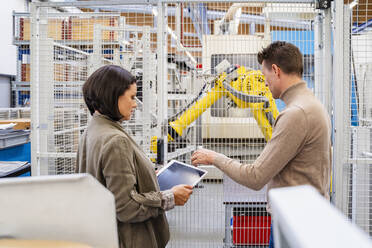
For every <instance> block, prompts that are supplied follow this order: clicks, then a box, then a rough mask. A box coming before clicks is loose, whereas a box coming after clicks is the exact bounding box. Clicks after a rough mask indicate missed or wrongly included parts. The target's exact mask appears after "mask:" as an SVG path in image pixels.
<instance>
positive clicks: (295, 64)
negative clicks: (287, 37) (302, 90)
mask: <svg viewBox="0 0 372 248" xmlns="http://www.w3.org/2000/svg"><path fill="white" fill-rule="evenodd" d="M257 59H258V63H260V65H261V64H262V62H263V61H264V60H265V65H266V67H267V68H268V69H269V70H271V66H272V65H273V64H276V65H277V66H278V67H279V68H280V69H281V70H282V71H283V72H284V73H286V74H295V75H297V76H299V77H302V73H303V71H304V66H303V62H302V54H301V52H300V50H299V49H298V48H297V47H296V46H295V45H292V44H291V43H288V42H285V41H276V42H273V43H271V44H270V45H269V46H268V47H266V48H264V49H262V51H261V52H259V53H258V54H257Z"/></svg>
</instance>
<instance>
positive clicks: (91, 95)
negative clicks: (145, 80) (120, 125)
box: [83, 65, 136, 121]
mask: <svg viewBox="0 0 372 248" xmlns="http://www.w3.org/2000/svg"><path fill="white" fill-rule="evenodd" d="M134 83H136V78H135V77H134V76H133V75H132V74H130V72H128V71H127V70H125V69H123V68H121V67H120V66H116V65H105V66H102V67H101V68H99V69H98V70H96V71H95V72H93V73H92V75H90V77H89V78H88V79H87V81H86V82H85V83H84V85H83V96H84V101H85V104H86V105H87V107H88V109H89V111H90V114H91V115H93V113H94V111H96V110H97V111H98V112H100V113H101V114H103V115H106V116H108V117H109V118H111V119H112V120H114V121H119V120H120V119H121V118H122V115H121V114H120V112H119V109H118V99H119V96H121V95H122V94H124V92H125V91H126V90H127V89H128V88H129V86H130V85H131V84H134Z"/></svg>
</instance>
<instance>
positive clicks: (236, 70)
mask: <svg viewBox="0 0 372 248" xmlns="http://www.w3.org/2000/svg"><path fill="white" fill-rule="evenodd" d="M162 2H163V3H162V4H161V5H159V8H158V11H157V13H156V14H157V18H158V24H159V25H158V29H159V30H158V34H159V35H158V41H159V42H158V45H159V47H158V49H159V50H158V51H159V53H158V66H159V67H158V74H157V76H158V77H159V78H160V81H164V82H168V83H167V84H163V86H162V87H163V88H160V90H161V91H160V92H162V95H164V96H167V98H165V99H164V98H163V100H162V102H161V105H160V106H161V108H160V110H159V111H161V112H159V114H160V116H162V120H161V121H160V122H165V121H166V122H167V123H168V126H167V127H166V128H163V129H162V134H161V145H162V146H158V149H163V153H160V154H159V153H158V155H161V156H163V157H162V158H160V160H159V161H160V162H163V163H166V162H167V161H169V160H170V159H177V160H180V161H183V162H186V163H190V155H191V153H192V152H193V151H194V150H195V149H197V148H198V147H200V146H202V147H204V148H208V149H211V150H214V151H217V152H220V153H223V154H225V155H226V156H228V157H230V158H234V159H236V160H238V161H241V162H242V163H252V162H253V161H254V160H255V159H256V158H257V157H258V156H259V154H260V153H261V151H262V149H263V147H264V146H265V144H266V141H267V140H269V139H270V137H271V132H272V129H271V127H272V126H271V125H272V123H273V122H271V121H272V120H270V117H269V116H270V115H266V114H264V112H269V113H271V114H272V116H273V119H275V118H276V116H277V114H278V113H279V111H281V110H282V109H283V108H284V107H285V106H284V103H283V102H281V101H274V99H272V96H271V94H270V93H269V92H268V89H267V88H266V87H265V85H264V78H263V76H262V74H261V72H260V65H259V64H258V62H257V53H258V52H259V51H260V49H262V48H263V47H265V46H267V45H268V44H269V43H271V42H273V41H277V40H283V41H288V42H291V43H293V44H295V45H296V46H298V47H299V49H300V50H301V52H302V54H303V55H304V75H303V78H304V80H305V81H306V83H307V85H308V87H309V88H311V89H312V90H313V92H314V93H315V94H316V95H317V97H319V98H320V99H321V100H322V101H323V102H324V103H325V104H326V105H327V109H330V108H331V106H330V104H331V102H330V85H331V77H330V75H329V71H327V70H330V71H332V68H331V55H330V49H328V48H329V47H331V39H330V36H331V35H330V31H331V18H330V10H328V9H326V10H320V9H317V8H316V7H317V6H316V4H315V2H314V1H270V2H268V1H239V2H234V3H233V2H231V1H162ZM315 32H317V34H315ZM161 44H163V46H162V47H160V45H161ZM315 44H319V45H318V46H317V47H316V45H315ZM262 95H264V96H265V97H266V99H267V103H266V104H267V105H266V104H265V103H264V102H265V100H262V99H261V98H259V96H262ZM182 105H183V106H186V107H180V106H182ZM158 159H159V157H158ZM200 167H201V168H203V169H206V170H207V171H208V175H207V177H206V178H205V180H203V182H202V183H199V185H198V186H197V187H196V188H195V190H194V193H193V195H192V197H191V199H190V202H189V203H187V207H185V208H177V209H176V210H174V211H172V212H170V213H168V218H169V222H170V225H171V230H172V234H173V236H172V239H171V241H170V243H169V246H170V247H190V246H193V247H256V246H257V247H262V246H267V245H268V242H269V236H270V225H271V216H270V214H269V213H268V212H267V210H266V204H267V199H266V187H264V188H262V189H261V190H260V191H254V190H251V189H248V188H246V187H244V186H241V185H239V184H237V183H235V182H234V181H233V180H232V179H230V178H229V177H227V176H226V175H223V173H222V172H221V171H219V170H218V169H216V168H215V167H213V166H210V165H200ZM247 180H249V179H247Z"/></svg>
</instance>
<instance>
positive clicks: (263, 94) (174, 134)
mask: <svg viewBox="0 0 372 248" xmlns="http://www.w3.org/2000/svg"><path fill="white" fill-rule="evenodd" d="M216 68H218V69H219V71H222V72H221V73H220V74H219V76H218V78H216V79H214V80H212V82H211V84H212V87H211V89H210V90H209V91H208V92H207V93H206V94H205V95H204V96H203V97H201V96H202V94H199V95H198V96H197V97H196V98H195V99H194V100H193V101H191V103H190V104H189V105H188V106H186V107H185V108H184V109H183V110H182V111H180V112H179V113H178V114H176V115H175V116H174V117H172V118H170V121H169V126H168V141H175V140H178V139H180V138H182V135H183V132H184V130H185V129H186V128H187V127H188V126H189V125H190V124H191V123H193V122H194V121H195V120H196V119H198V118H199V117H200V115H201V114H202V113H204V112H205V111H206V110H207V109H208V108H210V107H211V106H212V105H213V104H214V103H215V102H216V101H217V100H218V99H220V98H221V97H222V96H227V97H229V98H230V99H231V100H232V101H233V102H234V103H235V104H236V106H238V107H239V108H250V109H251V112H252V113H253V117H254V119H255V120H256V122H257V124H258V126H259V127H260V129H261V132H262V134H263V136H264V137H265V139H266V141H268V140H270V139H271V135H272V126H273V124H274V121H275V119H276V117H277V116H278V110H277V108H276V105H275V101H274V99H273V97H272V95H271V92H270V90H269V88H268V87H267V86H265V78H264V76H263V74H262V73H261V71H259V70H252V69H248V68H245V67H244V66H237V65H231V64H230V63H229V62H228V61H227V60H224V61H222V62H221V63H220V64H219V65H218V66H217V67H216ZM221 68H222V69H221ZM225 68H226V69H225ZM203 90H204V87H203V88H202V91H203ZM202 91H201V93H202ZM151 143H152V145H151V150H152V151H153V152H154V153H157V154H158V156H159V155H160V156H161V153H158V151H159V149H160V148H159V146H161V145H162V142H158V140H157V137H153V138H152V142H151ZM157 161H158V162H161V161H163V159H162V158H157Z"/></svg>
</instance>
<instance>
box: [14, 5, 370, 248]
mask: <svg viewBox="0 0 372 248" xmlns="http://www.w3.org/2000/svg"><path fill="white" fill-rule="evenodd" d="M288 2H291V1H288ZM84 4H85V5H84ZM60 8H63V9H64V12H63V13H61V12H59V11H58V10H60ZM369 9H370V6H369V5H368V2H362V1H359V4H358V5H357V7H356V8H355V7H354V9H352V13H351V14H352V17H353V18H352V21H351V22H350V23H349V27H350V30H352V34H351V36H350V41H351V49H352V52H351V53H350V57H349V58H348V61H350V62H352V67H350V71H351V74H350V75H351V76H350V85H351V87H350V89H351V91H350V92H349V91H347V92H345V95H347V96H348V97H350V101H349V102H350V104H348V105H347V108H346V109H348V110H349V111H350V112H351V118H350V121H348V122H347V126H346V129H347V130H348V131H347V132H345V133H344V134H343V135H345V136H349V139H347V137H345V138H344V139H345V140H350V143H347V144H346V145H345V147H343V152H344V154H347V156H346V155H345V159H351V160H353V159H354V160H353V161H355V162H350V163H349V162H347V163H346V162H345V160H344V163H343V164H344V169H343V170H342V173H344V174H343V177H342V178H343V180H344V181H343V182H342V184H343V188H342V193H340V194H343V195H344V199H345V201H343V202H342V204H343V205H342V206H341V205H340V206H339V207H340V209H342V210H344V212H345V214H347V215H348V216H349V217H350V218H351V219H352V220H354V221H355V222H356V223H357V224H359V225H360V226H362V227H363V228H364V229H365V230H366V231H368V230H370V227H371V224H370V222H371V218H370V217H369V216H370V209H371V191H370V185H371V183H370V175H371V172H370V168H369V167H370V166H369V162H368V161H369V160H368V159H370V158H369V157H370V153H371V147H370V140H371V135H370V117H371V115H372V111H371V110H370V105H371V101H370V97H369V96H370V94H371V93H372V92H371V91H370V84H368V80H369V75H370V74H371V73H370V71H371V70H370V67H371V65H370V64H369V63H370V62H368V61H369V58H370V57H372V56H369V52H370V44H371V42H370V40H371V39H370V38H371V37H370V32H369V31H370V30H369V28H368V26H369V24H368V23H369V19H370V14H369V11H370V10H369ZM330 16H331V12H330V11H329V10H319V9H317V6H316V4H315V3H314V2H313V1H296V3H284V1H274V2H273V3H269V2H268V1H254V2H253V1H242V2H239V3H232V2H230V1H205V2H201V1H198V2H195V1H168V2H167V1H164V2H163V3H159V4H156V5H155V4H149V3H144V4H140V1H139V2H138V4H136V5H133V4H125V1H123V4H119V3H115V4H112V5H110V4H107V3H106V4H105V2H102V4H97V6H93V5H92V4H89V3H79V4H75V6H74V7H72V6H63V5H61V4H57V3H55V6H53V3H49V4H48V5H45V6H43V5H42V4H40V5H35V7H34V8H33V9H32V12H31V16H29V17H27V16H22V15H19V16H18V17H17V18H18V19H16V20H17V21H16V26H17V28H16V29H15V30H16V36H15V40H16V41H17V42H18V45H19V56H20V57H19V58H20V59H19V61H20V63H19V68H20V72H19V75H21V80H19V81H22V82H28V81H32V85H31V87H32V90H31V93H32V99H31V106H32V114H33V117H32V121H33V126H34V128H33V134H32V147H33V148H32V149H33V161H32V165H33V170H34V171H35V172H36V174H65V173H72V172H73V171H74V166H75V155H76V150H77V145H78V141H79V138H80V135H81V133H82V132H83V131H84V129H85V127H86V125H87V122H88V120H89V113H88V111H87V109H86V107H85V105H84V102H83V98H82V93H81V85H82V84H83V83H84V81H85V80H86V79H87V77H88V76H89V75H90V74H91V73H92V72H93V71H94V70H95V69H97V68H99V67H100V66H102V65H105V64H116V65H120V66H122V67H123V68H126V69H127V70H129V71H130V72H131V73H132V74H133V75H135V76H136V78H137V88H138V94H137V103H138V107H137V110H136V112H135V113H134V115H133V116H132V119H131V120H129V121H127V122H124V123H123V127H124V128H125V129H126V130H127V131H128V133H129V134H130V135H131V136H132V137H133V138H134V140H135V141H136V142H137V143H138V144H139V145H140V146H141V147H142V148H143V150H144V151H145V153H146V154H147V155H148V156H149V157H150V158H151V160H152V161H153V162H154V166H155V167H157V168H160V167H162V166H163V165H165V164H166V163H167V162H168V161H170V160H172V159H176V160H179V161H182V162H185V163H190V162H191V161H190V157H191V154H192V152H193V151H195V150H196V149H197V148H198V147H200V146H202V147H204V148H208V149H211V150H214V151H217V152H220V153H223V154H225V155H226V156H228V157H231V158H234V159H236V160H239V161H241V162H243V163H252V162H253V161H254V160H255V158H257V156H258V155H259V154H260V152H261V151H262V149H263V147H264V146H265V144H266V141H267V140H268V139H270V137H271V132H272V123H273V122H272V121H273V119H275V118H276V116H277V114H278V113H279V112H280V111H281V110H283V109H284V108H285V105H284V103H283V102H281V101H280V100H274V99H273V98H272V96H271V93H270V92H269V90H268V88H267V87H266V86H265V82H264V78H263V76H262V74H261V72H260V71H259V70H260V65H259V64H258V62H257V53H258V52H259V51H260V50H261V49H262V48H263V47H266V46H267V45H268V44H270V43H271V42H273V41H277V40H283V41H287V42H290V43H293V44H295V45H296V46H297V47H298V48H299V49H300V51H301V52H302V54H303V57H304V60H303V62H304V75H303V79H304V81H305V82H306V83H307V86H308V87H309V88H310V89H312V90H313V92H314V93H315V94H316V95H317V96H318V97H319V98H320V99H321V100H322V102H323V103H324V104H325V105H326V106H327V109H328V110H329V111H330V112H331V109H332V106H331V92H332V91H331V89H332V88H331V87H332V85H331V80H332V79H331V74H332V73H331V71H332V67H330V63H329V62H330V60H331V58H332V54H331V46H332V45H331V17H330ZM364 26H365V28H363V27H364ZM29 40H31V53H30V49H29V46H30V42H29ZM27 49H29V50H28V51H27ZM29 64H31V73H30V72H29V71H28V69H27V67H29ZM352 89H354V90H352ZM345 91H346V90H345ZM349 93H350V94H349ZM18 95H19V93H18ZM19 96H21V95H19ZM244 96H246V98H244ZM262 96H264V97H266V98H267V99H268V100H269V101H268V103H265V102H262V101H261V102H257V101H258V100H257V99H261V98H259V97H262ZM239 97H240V98H239ZM242 97H243V98H242ZM242 99H243V100H242ZM252 99H256V100H252ZM17 101H19V100H17ZM334 104H335V103H334ZM335 142H337V140H336V141H335ZM336 166H337V165H336ZM201 168H204V169H206V170H207V171H208V175H207V177H206V178H204V180H203V181H202V182H201V183H199V184H198V185H197V186H196V187H195V189H194V194H193V195H192V197H191V199H190V201H189V202H188V203H187V204H186V206H185V207H176V208H175V209H174V210H172V211H170V212H168V213H167V217H168V220H169V224H170V227H171V241H170V242H169V244H168V247H256V246H257V247H264V246H267V245H268V241H269V235H270V225H271V217H270V214H269V213H268V212H267V210H266V204H267V199H266V189H265V188H263V189H262V190H260V191H253V190H250V189H248V188H245V187H243V186H241V185H239V184H237V183H235V182H234V181H232V180H231V179H230V178H229V177H227V176H225V175H223V173H221V172H220V171H219V170H217V169H216V168H215V167H213V166H209V165H201Z"/></svg>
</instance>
